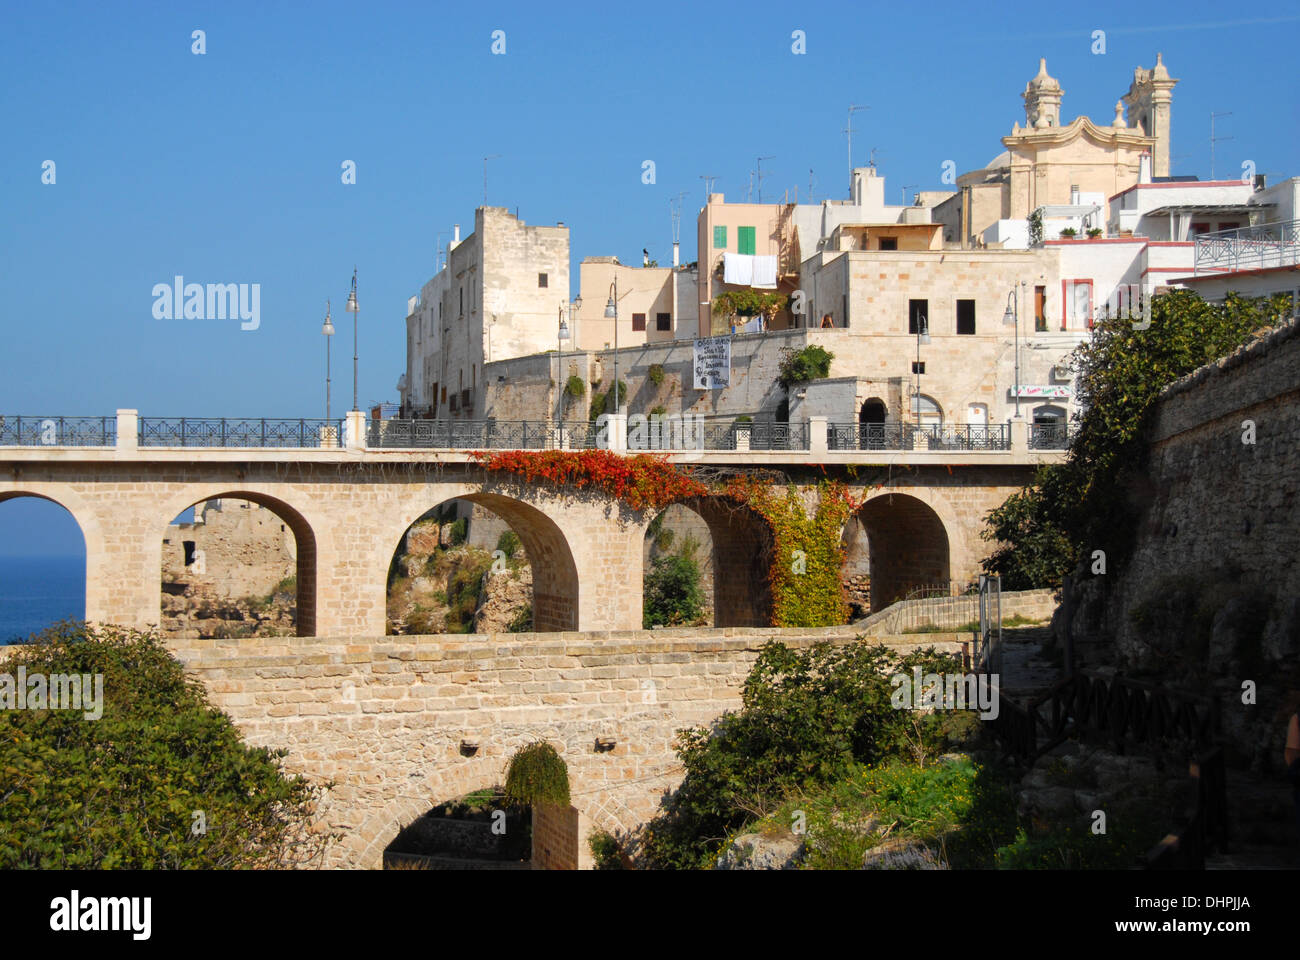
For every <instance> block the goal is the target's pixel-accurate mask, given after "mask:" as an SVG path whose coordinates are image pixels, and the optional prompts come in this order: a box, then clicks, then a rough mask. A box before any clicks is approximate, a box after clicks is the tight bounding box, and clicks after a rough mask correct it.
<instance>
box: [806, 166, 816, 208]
mask: <svg viewBox="0 0 1300 960" xmlns="http://www.w3.org/2000/svg"><path fill="white" fill-rule="evenodd" d="M816 182H817V177H816V175H815V174H814V173H813V170H812V167H809V168H808V202H809V203H812V202H813V184H815V183H816Z"/></svg>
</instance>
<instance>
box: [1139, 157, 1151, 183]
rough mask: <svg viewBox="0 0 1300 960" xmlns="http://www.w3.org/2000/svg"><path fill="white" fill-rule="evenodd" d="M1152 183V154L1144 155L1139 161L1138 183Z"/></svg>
mask: <svg viewBox="0 0 1300 960" xmlns="http://www.w3.org/2000/svg"><path fill="white" fill-rule="evenodd" d="M1150 182H1151V154H1149V153H1144V154H1142V158H1141V159H1140V160H1138V183H1150Z"/></svg>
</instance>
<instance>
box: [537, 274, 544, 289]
mask: <svg viewBox="0 0 1300 960" xmlns="http://www.w3.org/2000/svg"><path fill="white" fill-rule="evenodd" d="M537 286H539V287H544V286H546V274H544V273H539V274H538V275H537Z"/></svg>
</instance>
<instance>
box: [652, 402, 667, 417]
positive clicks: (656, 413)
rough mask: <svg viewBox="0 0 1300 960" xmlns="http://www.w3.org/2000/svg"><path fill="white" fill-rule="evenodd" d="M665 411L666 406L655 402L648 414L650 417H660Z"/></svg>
mask: <svg viewBox="0 0 1300 960" xmlns="http://www.w3.org/2000/svg"><path fill="white" fill-rule="evenodd" d="M667 412H668V408H667V407H665V406H663V405H660V404H656V405H655V406H653V407H651V408H650V416H652V417H662V416H663V415H664V414H665V413H667Z"/></svg>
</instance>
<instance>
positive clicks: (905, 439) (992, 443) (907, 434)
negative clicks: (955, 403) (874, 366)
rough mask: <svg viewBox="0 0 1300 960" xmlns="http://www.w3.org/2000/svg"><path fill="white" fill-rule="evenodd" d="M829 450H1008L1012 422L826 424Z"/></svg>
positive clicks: (1009, 447)
mask: <svg viewBox="0 0 1300 960" xmlns="http://www.w3.org/2000/svg"><path fill="white" fill-rule="evenodd" d="M826 447H827V449H828V450H1010V449H1011V425H1010V424H1009V423H993V424H986V425H980V424H917V423H905V422H902V421H897V422H889V423H854V422H850V423H828V424H827V425H826Z"/></svg>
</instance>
